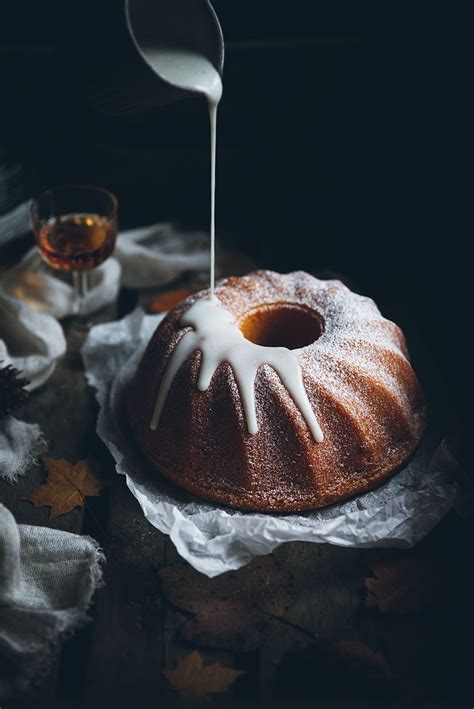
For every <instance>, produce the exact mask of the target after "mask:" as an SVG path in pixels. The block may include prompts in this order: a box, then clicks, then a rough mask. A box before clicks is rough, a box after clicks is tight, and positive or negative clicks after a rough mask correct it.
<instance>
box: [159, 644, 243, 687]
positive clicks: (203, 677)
mask: <svg viewBox="0 0 474 709" xmlns="http://www.w3.org/2000/svg"><path fill="white" fill-rule="evenodd" d="M163 674H164V676H165V677H166V679H167V680H168V682H169V683H170V684H171V686H172V687H173V689H175V690H176V691H177V692H179V694H180V695H181V696H183V697H186V698H188V699H207V698H208V697H209V696H210V695H211V694H219V693H220V692H225V691H226V689H228V687H229V686H230V685H231V684H233V682H235V680H236V679H237V677H240V675H242V674H245V672H242V671H241V670H233V669H232V668H231V667H223V666H222V665H221V664H220V663H219V662H213V663H212V664H211V665H204V662H203V658H202V655H201V654H200V653H199V652H197V650H194V652H192V653H191V654H190V655H185V657H182V658H181V659H180V660H178V662H177V664H176V667H175V668H174V670H163Z"/></svg>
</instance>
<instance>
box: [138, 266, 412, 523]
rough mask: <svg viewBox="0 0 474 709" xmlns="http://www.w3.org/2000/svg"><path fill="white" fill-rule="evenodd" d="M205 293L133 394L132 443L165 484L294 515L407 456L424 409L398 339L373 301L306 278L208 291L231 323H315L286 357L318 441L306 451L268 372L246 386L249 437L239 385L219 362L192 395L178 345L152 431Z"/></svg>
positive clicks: (150, 357) (257, 276)
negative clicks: (296, 314)
mask: <svg viewBox="0 0 474 709" xmlns="http://www.w3.org/2000/svg"><path fill="white" fill-rule="evenodd" d="M208 296H209V292H208V291H203V292H201V293H198V294H195V295H193V296H191V297H190V298H188V299H187V300H186V301H184V302H183V303H181V304H179V305H178V306H177V307H176V308H175V310H174V311H172V312H171V313H170V314H169V315H168V316H167V317H166V318H165V320H164V321H163V323H162V324H161V325H160V327H159V328H158V330H157V332H156V333H155V335H154V336H153V338H152V340H151V341H150V344H149V346H148V349H147V352H146V353H145V355H144V357H143V359H142V362H141V364H140V367H139V370H138V372H137V376H136V380H135V383H134V386H133V387H132V390H131V400H130V401H131V403H130V408H129V416H130V421H131V425H132V429H133V431H134V434H135V437H136V439H137V441H138V442H139V444H140V446H141V448H142V450H143V451H144V452H145V453H146V455H147V456H148V457H149V459H150V460H151V461H152V462H153V463H154V465H155V466H156V467H157V468H158V469H159V470H160V471H161V472H162V473H164V474H165V475H166V477H169V478H170V479H171V480H173V481H175V482H177V483H178V484H180V485H182V486H183V487H185V488H187V489H188V490H190V491H192V492H195V493H196V494H198V495H201V496H202V497H205V498H207V499H213V500H217V501H221V502H224V503H226V504H228V505H231V506H235V507H241V508H242V507H243V508H247V509H260V510H295V509H300V510H302V509H308V508H314V507H321V506H323V505H327V504H330V503H331V502H334V501H337V500H341V499H344V498H347V497H349V496H351V495H354V494H357V493H359V492H362V491H366V490H368V489H371V488H372V487H374V486H375V485H376V484H378V483H379V482H380V481H381V480H384V479H385V478H386V477H387V476H388V475H389V474H390V473H391V472H393V471H395V470H396V469H397V468H398V467H400V465H402V464H403V463H404V462H405V461H406V460H407V458H408V457H409V456H410V455H411V454H412V453H413V451H414V450H415V448H416V447H417V445H418V443H419V441H420V439H421V436H422V433H423V430H424V426H425V409H424V402H423V396H422V393H421V390H420V387H419V384H418V382H417V379H416V376H415V374H414V372H413V370H412V368H411V365H410V363H409V360H408V356H407V349H406V344H405V340H404V336H403V333H402V332H401V330H400V329H399V328H398V327H397V326H396V325H395V324H394V323H392V322H390V321H388V320H386V319H385V318H384V317H383V316H382V315H381V313H380V311H379V310H378V308H377V306H376V305H375V303H374V302H373V301H372V300H371V299H370V298H366V297H363V296H360V295H357V294H355V293H353V292H351V291H350V290H349V289H348V288H347V287H346V286H345V285H343V284H342V283H341V282H339V281H334V280H329V281H321V280H318V279H316V278H314V277H313V276H310V275H309V274H307V273H304V272H296V273H290V274H287V275H281V274H277V273H273V272H270V271H258V272H255V273H251V274H249V275H248V276H244V277H242V278H228V279H225V280H223V281H221V282H219V283H218V284H217V287H216V297H217V298H218V300H219V303H220V304H221V305H222V307H223V308H224V309H225V311H228V313H230V315H231V316H232V319H233V321H234V322H235V323H236V324H237V325H239V324H243V323H244V321H245V319H246V317H248V315H249V313H253V312H255V310H258V309H259V308H264V307H265V306H267V305H272V306H275V305H291V306H294V307H301V308H304V309H305V310H306V311H310V312H313V313H314V314H315V315H316V316H317V319H318V321H320V322H321V323H322V324H323V327H322V334H321V335H320V337H319V338H318V339H317V340H316V341H314V342H312V343H311V344H309V345H307V346H305V347H302V348H300V349H295V350H292V351H291V353H292V355H293V356H294V357H295V358H296V360H297V361H298V363H299V365H300V368H301V373H302V378H303V383H304V389H305V391H306V394H307V397H308V401H309V405H310V408H311V410H312V412H313V413H314V415H315V417H316V419H317V420H318V421H319V422H320V425H321V428H322V431H323V433H324V441H323V442H322V443H315V440H314V438H313V436H312V435H311V432H310V430H309V429H308V426H307V422H306V421H305V417H304V416H303V415H302V413H301V411H300V408H299V407H298V405H297V404H295V401H294V399H293V398H292V396H291V395H290V394H289V393H288V390H287V389H286V388H285V386H284V385H283V384H282V380H281V378H280V376H279V375H278V374H277V372H276V371H275V369H274V368H272V366H269V365H268V364H265V363H263V364H261V365H260V366H259V368H258V371H257V372H256V374H255V380H254V394H255V416H256V423H257V427H258V432H257V433H256V434H254V435H248V423H247V421H248V419H247V420H246V416H245V413H244V410H243V406H242V397H241V391H240V388H241V387H240V383H239V382H238V381H237V380H236V376H235V370H234V368H233V367H232V366H231V365H230V364H229V363H228V359H227V360H226V359H224V361H222V362H221V364H220V365H218V366H217V368H215V367H214V366H212V367H211V369H210V370H209V371H208V373H207V374H206V376H205V377H204V375H202V376H203V380H204V379H205V382H204V383H205V385H206V387H207V388H206V389H205V390H204V391H200V390H199V388H198V381H199V379H200V375H201V362H202V358H201V354H200V352H199V351H196V348H195V347H194V348H192V347H190V348H189V353H188V352H186V351H185V349H187V345H186V347H185V345H184V344H183V345H182V348H183V349H182V352H181V353H183V352H184V356H182V357H181V360H182V364H181V367H179V366H178V367H177V369H178V370H179V371H176V373H175V374H176V376H175V377H174V381H173V383H172V384H171V386H170V389H169V392H168V397H167V399H166V401H165V403H164V406H163V410H162V417H161V419H160V423H159V426H158V427H157V429H156V430H154V431H152V430H150V420H151V418H152V416H153V409H154V407H155V404H156V397H157V394H158V391H159V389H160V386H161V385H162V383H163V381H164V378H165V377H166V374H165V372H166V370H167V367H168V365H169V363H170V361H172V358H173V356H174V353H175V352H178V351H179V349H180V343H182V342H183V343H185V342H186V340H187V339H188V341H189V338H187V337H186V335H187V333H192V332H193V329H192V323H191V324H189V323H187V322H186V313H189V312H191V309H192V306H193V305H194V304H195V303H197V302H198V301H200V300H202V299H203V298H206V297H208ZM183 316H184V317H183ZM265 349H270V350H274V349H276V348H265ZM191 350H193V351H192V352H191ZM210 372H213V373H212V374H210ZM201 383H203V381H201ZM252 405H253V402H252ZM183 441H185V442H186V444H185V445H183Z"/></svg>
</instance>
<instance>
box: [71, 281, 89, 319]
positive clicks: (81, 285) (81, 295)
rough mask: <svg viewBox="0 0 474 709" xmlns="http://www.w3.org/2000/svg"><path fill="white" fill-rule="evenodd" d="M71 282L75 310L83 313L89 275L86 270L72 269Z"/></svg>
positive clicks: (79, 313) (80, 313)
mask: <svg viewBox="0 0 474 709" xmlns="http://www.w3.org/2000/svg"><path fill="white" fill-rule="evenodd" d="M72 282H73V286H74V294H75V296H76V312H77V314H78V315H79V316H81V315H84V299H85V297H86V295H87V293H88V292H89V277H88V273H87V271H73V272H72Z"/></svg>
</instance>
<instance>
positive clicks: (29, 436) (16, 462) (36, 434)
mask: <svg viewBox="0 0 474 709" xmlns="http://www.w3.org/2000/svg"><path fill="white" fill-rule="evenodd" d="M45 450H46V441H45V440H44V438H43V434H42V431H41V429H40V427H39V426H38V425H37V424H35V423H26V421H18V419H16V418H14V417H13V416H5V417H4V418H3V419H2V420H1V421H0V478H3V479H4V480H6V481H7V482H9V483H14V482H16V481H17V479H18V478H19V477H20V476H21V475H24V474H25V473H26V472H27V471H28V469H29V468H31V466H32V465H34V464H35V462H36V460H37V458H38V457H39V456H40V455H41V453H44V451H45Z"/></svg>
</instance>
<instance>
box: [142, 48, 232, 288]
mask: <svg viewBox="0 0 474 709" xmlns="http://www.w3.org/2000/svg"><path fill="white" fill-rule="evenodd" d="M145 53H146V58H147V61H148V63H149V64H150V66H151V67H152V68H153V69H154V70H155V71H156V72H157V73H158V74H160V75H161V76H162V77H163V78H164V79H166V80H167V81H169V82H170V83H171V84H174V86H180V87H181V88H183V89H188V90H190V91H196V92H197V93H200V94H203V95H204V96H205V97H206V99H207V105H208V108H209V124H210V129H211V135H210V141H211V214H210V234H211V248H210V285H211V294H213V293H214V283H215V244H216V126H217V106H218V104H219V101H220V100H221V97H222V80H221V77H220V74H219V72H218V71H217V69H216V68H215V67H214V66H213V65H212V63H211V62H210V61H209V59H207V58H206V57H205V56H203V55H202V54H199V52H195V51H193V50H191V49H183V48H181V47H160V48H156V47H147V48H146V52H145Z"/></svg>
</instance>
